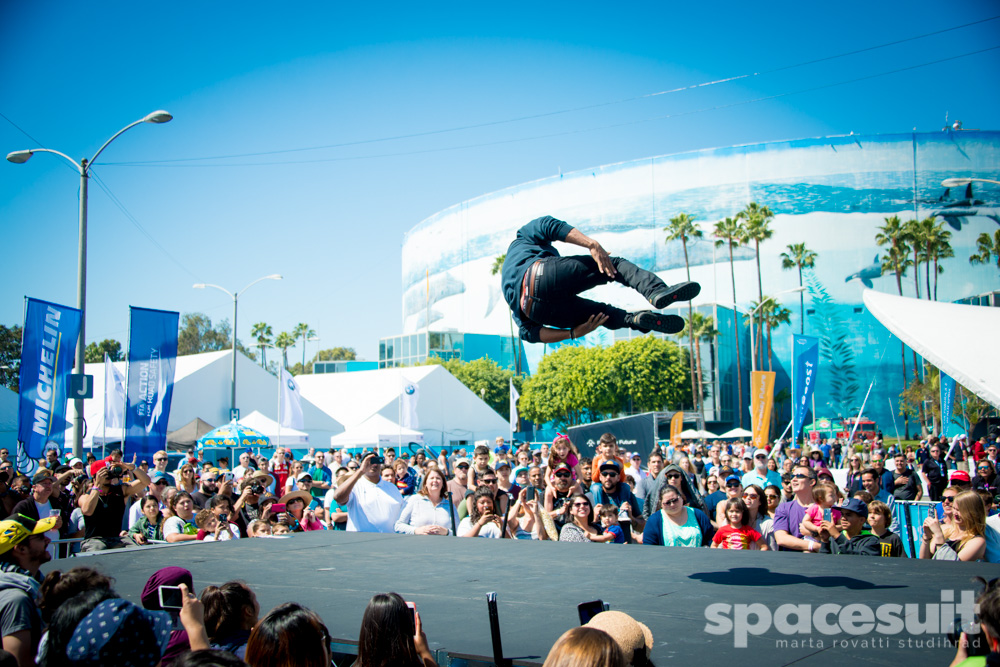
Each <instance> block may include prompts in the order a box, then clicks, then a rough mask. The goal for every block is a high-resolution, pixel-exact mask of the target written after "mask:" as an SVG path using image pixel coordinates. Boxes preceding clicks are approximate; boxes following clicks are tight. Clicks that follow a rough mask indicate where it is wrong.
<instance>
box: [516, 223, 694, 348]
mask: <svg viewBox="0 0 1000 667" xmlns="http://www.w3.org/2000/svg"><path fill="white" fill-rule="evenodd" d="M553 241H564V242H565V243H571V244H573V245H578V246H580V247H581V248H586V249H587V250H589V251H590V256H587V255H571V256H569V257H560V256H559V253H558V252H556V250H555V248H553V247H552V242H553ZM612 280H613V281H615V282H619V283H621V284H623V285H627V286H628V287H631V288H632V289H634V290H636V291H637V292H639V294H642V296H643V297H644V298H645V299H646V300H648V301H649V302H650V303H651V304H653V307H654V308H656V309H662V308H665V307H667V306H669V305H670V304H672V303H674V302H676V301H690V300H691V299H693V298H694V297H696V296H698V293H699V292H700V291H701V285H699V284H698V283H695V282H684V283H678V284H676V285H672V286H669V285H667V284H666V283H664V282H663V281H662V280H660V279H659V278H658V277H657V276H656V274H654V273H652V272H650V271H646V270H645V269H640V268H639V267H638V266H636V265H635V264H633V263H632V262H630V261H628V260H627V259H624V258H621V257H611V256H610V255H608V253H607V251H606V250H605V249H604V248H602V247H601V244H600V243H598V242H597V241H595V240H594V239H592V238H590V237H588V236H586V235H584V234H583V233H582V232H581V231H580V230H578V229H576V228H574V227H572V226H570V225H569V224H567V223H565V222H563V221H562V220H557V219H555V218H553V217H551V216H545V217H542V218H537V219H535V220H532V221H531V222H529V223H528V224H526V225H525V226H524V227H521V229H519V230H518V232H517V238H515V239H514V242H513V243H511V244H510V247H509V248H508V249H507V257H506V258H505V259H504V263H503V295H504V299H506V300H507V304H508V305H509V306H510V310H511V312H512V313H513V315H514V320H515V321H516V322H517V324H518V326H519V327H520V334H521V338H522V339H523V340H526V341H528V342H529V343H556V342H558V341H562V340H566V339H567V338H579V337H580V336H585V335H586V334H588V333H590V332H591V331H593V330H594V329H596V328H597V327H600V326H603V327H605V328H606V329H624V328H626V327H627V328H629V329H635V330H637V331H641V332H643V333H648V332H650V331H658V332H660V333H666V334H672V333H677V332H679V331H680V330H681V329H683V328H684V320H683V319H681V318H680V317H678V316H676V315H662V314H660V313H654V312H652V311H649V310H642V311H639V312H635V313H629V312H626V311H624V310H622V309H621V308H616V307H614V306H611V305H608V304H606V303H599V302H597V301H590V300H589V299H584V298H582V297H581V296H580V293H581V292H585V291H587V290H589V289H591V288H593V287H597V286H598V285H605V284H607V283H609V282H611V281H612Z"/></svg>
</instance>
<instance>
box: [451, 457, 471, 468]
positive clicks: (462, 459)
mask: <svg viewBox="0 0 1000 667" xmlns="http://www.w3.org/2000/svg"><path fill="white" fill-rule="evenodd" d="M463 463H464V464H465V465H467V466H471V465H472V464H471V463H470V462H469V459H467V458H465V457H464V456H460V457H458V458H457V459H455V467H456V468H457V467H458V466H460V465H462V464H463Z"/></svg>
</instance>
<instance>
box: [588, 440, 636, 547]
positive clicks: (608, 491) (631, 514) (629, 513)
mask: <svg viewBox="0 0 1000 667" xmlns="http://www.w3.org/2000/svg"><path fill="white" fill-rule="evenodd" d="M599 472H600V475H601V481H600V482H594V483H593V484H592V485H591V487H590V495H591V496H593V498H594V505H595V507H596V506H597V505H601V506H605V507H606V506H608V505H611V506H613V507H616V508H618V525H619V526H620V527H621V529H622V533H623V534H624V535H625V544H631V542H632V532H633V531H635V532H636V533H641V532H642V529H643V528H644V527H645V525H646V522H645V520H643V518H642V505H640V504H639V500H638V499H637V498H636V497H635V494H634V493H632V488H631V487H630V486H629V485H628V483H627V482H625V481H623V480H622V467H621V464H619V463H618V461H616V460H614V459H611V460H610V461H605V462H603V463H602V464H601V467H600V470H599Z"/></svg>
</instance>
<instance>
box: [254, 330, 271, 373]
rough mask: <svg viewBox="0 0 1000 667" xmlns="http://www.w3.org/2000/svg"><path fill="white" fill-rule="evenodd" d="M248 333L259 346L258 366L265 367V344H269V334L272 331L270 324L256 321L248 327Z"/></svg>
mask: <svg viewBox="0 0 1000 667" xmlns="http://www.w3.org/2000/svg"><path fill="white" fill-rule="evenodd" d="M250 335H251V336H253V337H254V340H256V341H257V345H259V346H260V367H261V368H264V369H267V348H266V346H267V345H270V344H271V336H273V335H274V332H273V331H272V330H271V325H270V324H267V323H266V322H258V323H257V324H255V325H253V326H252V327H250Z"/></svg>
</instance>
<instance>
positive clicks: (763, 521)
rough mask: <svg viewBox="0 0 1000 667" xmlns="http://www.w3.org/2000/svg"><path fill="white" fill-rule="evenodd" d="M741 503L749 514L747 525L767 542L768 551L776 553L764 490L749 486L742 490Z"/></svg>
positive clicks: (775, 543)
mask: <svg viewBox="0 0 1000 667" xmlns="http://www.w3.org/2000/svg"><path fill="white" fill-rule="evenodd" d="M743 502H744V504H746V506H747V511H748V512H749V514H750V521H749V523H748V524H747V525H748V526H750V527H751V528H753V529H754V530H756V531H757V532H758V533H760V534H761V536H762V537H763V538H764V541H766V542H767V548H768V549H769V550H771V551H777V550H778V541H777V539H776V538H775V537H774V518H773V517H772V516H771V512H770V509H769V508H768V506H767V495H766V494H765V492H764V489H762V488H760V486H758V485H757V484H751V485H750V486H748V487H747V488H745V489H743Z"/></svg>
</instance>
